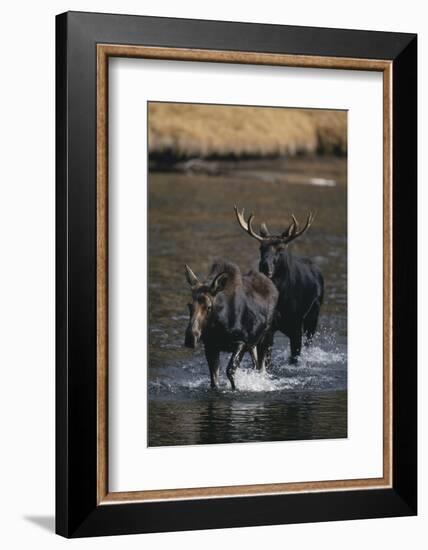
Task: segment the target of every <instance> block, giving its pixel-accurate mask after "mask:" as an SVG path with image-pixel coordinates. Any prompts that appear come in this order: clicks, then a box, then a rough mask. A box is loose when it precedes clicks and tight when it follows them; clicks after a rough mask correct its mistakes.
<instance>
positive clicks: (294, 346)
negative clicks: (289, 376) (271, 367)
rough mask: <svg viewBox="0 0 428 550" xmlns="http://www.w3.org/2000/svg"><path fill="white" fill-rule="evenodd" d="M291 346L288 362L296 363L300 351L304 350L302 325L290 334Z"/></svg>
mask: <svg viewBox="0 0 428 550" xmlns="http://www.w3.org/2000/svg"><path fill="white" fill-rule="evenodd" d="M290 348H291V355H290V359H289V360H288V362H289V363H290V365H295V364H296V363H297V359H298V357H299V355H300V352H301V350H302V327H301V325H299V328H298V329H296V330H295V331H294V332H293V334H292V335H291V336H290Z"/></svg>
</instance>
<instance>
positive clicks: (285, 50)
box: [56, 12, 417, 537]
mask: <svg viewBox="0 0 428 550" xmlns="http://www.w3.org/2000/svg"><path fill="white" fill-rule="evenodd" d="M56 37H57V38H56V52H57V57H56V75H57V76H56V92H57V103H56V120H57V124H56V128H57V141H56V159H57V160H56V161H57V164H56V166H57V171H56V181H57V205H56V208H57V227H56V238H57V276H56V284H57V367H56V369H57V370H56V395H57V400H56V463H57V469H56V487H57V492H56V522H57V523H56V525H57V533H58V534H60V535H63V536H65V537H84V536H96V535H114V534H126V533H148V532H160V531H177V530H191V529H209V528H221V527H239V526H253V525H273V524H285V523H297V522H299V523H301V522H314V521H334V520H344V519H360V518H374V517H393V516H406V515H414V514H416V511H417V464H416V458H417V447H416V444H417V443H416V433H417V418H416V411H417V408H416V407H417V403H416V396H417V391H416V390H417V386H416V382H417V380H416V367H417V365H416V305H417V301H416V198H417V197H416V177H417V174H416V151H417V147H416V139H417V133H416V126H417V122H416V120H417V119H416V117H417V112H416V89H417V80H416V79H417V74H416V73H417V71H416V67H417V57H416V56H417V38H416V35H413V34H401V33H383V32H373V31H354V30H340V29H324V28H307V27H288V26H277V25H258V24H243V23H230V22H218V21H196V20H184V19H168V18H155V17H140V16H123V15H109V14H95V13H78V12H68V13H65V14H61V15H58V16H57V20H56Z"/></svg>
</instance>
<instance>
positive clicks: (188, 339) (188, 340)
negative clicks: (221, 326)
mask: <svg viewBox="0 0 428 550" xmlns="http://www.w3.org/2000/svg"><path fill="white" fill-rule="evenodd" d="M200 337H201V333H200V332H199V331H198V330H192V328H191V327H190V326H189V327H187V330H186V334H185V336H184V345H185V346H186V348H191V349H195V348H196V346H197V345H198V342H199V339H200Z"/></svg>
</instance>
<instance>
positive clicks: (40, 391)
mask: <svg viewBox="0 0 428 550" xmlns="http://www.w3.org/2000/svg"><path fill="white" fill-rule="evenodd" d="M423 7H424V5H423V2H420V1H416V0H408V1H407V2H406V3H405V4H403V3H402V2H392V1H391V0H389V1H387V0H379V1H378V2H373V1H359V2H352V3H349V2H343V1H342V0H335V1H327V0H326V1H324V2H322V3H321V2H319V1H317V0H311V1H308V0H307V1H305V2H287V3H281V2H277V1H275V0H264V1H263V2H261V3H257V4H255V3H249V2H234V3H233V2H230V0H216V2H198V1H196V0H195V1H185V0H183V1H181V2H176V1H173V0H171V1H163V0H157V1H151V0H146V1H145V2H144V3H142V2H137V1H127V0H122V1H121V2H118V1H109V0H102V1H91V2H77V1H75V0H68V1H67V2H65V1H62V0H58V1H56V2H43V1H42V0H41V1H39V2H31V3H30V2H18V1H17V2H14V3H12V2H9V3H7V4H5V5H3V6H2V15H1V19H0V37H1V42H2V43H1V45H2V54H3V55H2V62H1V68H2V79H1V87H0V94H1V101H0V121H1V122H0V136H1V148H0V150H1V152H2V156H1V162H0V182H1V184H0V185H1V198H0V229H1V231H0V235H1V236H0V247H1V255H0V258H1V262H2V264H1V265H2V269H1V271H0V279H1V282H0V323H1V326H0V329H1V330H0V334H1V346H0V365H1V369H2V383H1V385H0V422H1V432H0V433H1V443H0V445H1V454H0V463H1V468H0V489H1V498H0V508H1V510H0V524H1V529H0V544H1V545H2V547H4V548H7V549H15V548H16V549H18V548H28V547H31V548H39V547H40V548H44V549H45V548H46V549H50V548H57V547H64V546H65V545H68V546H69V545H72V546H73V547H74V548H77V547H78V548H92V547H94V548H103V549H105V548H117V547H118V546H120V548H124V549H126V548H141V547H142V546H143V545H145V546H146V547H150V548H151V549H157V548H171V547H173V548H185V549H186V550H193V549H195V550H196V549H199V548H201V546H203V547H204V548H205V549H211V548H212V549H214V548H215V549H218V547H219V546H220V547H226V548H227V547H232V545H240V546H241V547H244V546H245V547H246V548H251V549H253V548H254V549H259V548H260V547H261V546H263V547H267V546H272V547H285V546H287V547H289V548H310V547H311V546H314V547H315V545H316V547H317V548H329V550H335V549H337V550H339V549H340V550H342V549H343V548H344V547H346V548H347V550H353V549H358V550H360V549H361V548H362V547H364V546H367V547H369V548H373V547H379V546H380V545H382V546H383V547H385V548H388V549H391V550H392V549H397V550H398V549H400V550H401V549H402V548H406V547H409V548H412V549H422V548H425V547H426V531H427V527H428V520H427V509H426V504H427V498H426V497H427V490H428V487H427V481H426V480H427V477H426V473H425V472H426V470H424V469H422V468H421V471H420V488H421V492H420V515H419V517H417V518H400V519H390V520H370V521H354V522H340V523H323V524H310V525H309V524H303V525H291V526H277V527H258V528H246V529H234V530H218V531H210V532H194V533H172V534H163V535H145V536H132V537H131V536H128V537H119V538H118V537H112V538H104V539H90V540H77V541H72V542H67V541H66V540H64V539H60V538H59V537H56V536H54V535H53V534H52V529H53V519H52V517H53V512H54V160H53V159H54V15H55V14H56V13H59V12H61V11H65V10H67V9H75V10H92V11H110V12H118V13H119V12H122V13H135V14H138V13H140V14H147V15H164V16H176V17H199V18H203V17H205V18H209V19H228V20H237V21H239V20H245V21H253V22H264V23H282V24H290V25H313V26H325V27H344V28H361V29H367V28H370V29H376V30H388V31H403V32H419V33H421V35H420V41H419V60H420V61H419V70H420V72H419V84H420V86H421V88H420V90H422V86H423V85H424V84H426V65H427V64H426V59H427V57H426V56H427V53H428V52H427V43H426V36H427V30H428V19H427V17H426V14H425V13H424V11H423ZM424 89H425V87H424ZM425 95H426V94H425ZM419 97H421V98H422V91H420V96H419ZM419 120H420V126H419V128H420V141H419V152H420V155H419V158H420V171H419V181H420V182H421V185H420V199H419V200H420V203H419V211H420V213H421V214H422V210H424V212H426V211H427V207H428V204H427V194H426V192H425V190H424V189H423V186H422V182H423V181H424V180H425V179H426V169H425V167H426V163H425V162H424V158H423V155H422V153H423V151H424V150H425V151H426V143H425V139H424V138H425V136H426V123H427V118H426V107H425V105H424V104H423V103H422V101H421V103H420V108H419ZM419 219H420V228H421V230H422V229H426V223H425V222H424V221H423V219H422V215H420V218H419ZM423 226H424V227H423ZM411 237H412V236H409V238H411ZM424 247H425V248H426V242H425V239H422V238H421V239H420V241H419V249H420V252H421V253H422V249H423V248H424ZM423 260H425V258H423ZM423 263H424V262H423V261H421V262H420V281H423V280H424V279H425V280H426V278H427V273H426V269H425V266H424V265H423ZM419 305H420V312H421V313H420V317H421V323H420V327H419V334H420V352H421V354H422V352H423V356H422V355H421V358H420V365H421V368H420V377H419V395H420V400H419V403H420V414H421V416H420V419H421V421H420V423H419V433H420V444H419V452H420V464H423V462H424V461H425V462H426V452H425V451H426V437H424V438H422V435H423V431H425V434H426V419H427V406H426V402H424V401H423V400H422V396H423V395H426V392H427V390H428V388H427V383H426V382H427V376H426V374H425V372H424V370H423V364H424V362H425V363H426V344H425V343H424V342H423V338H422V335H423V332H426V326H425V324H424V325H423V324H422V312H423V310H424V308H425V310H426V309H427V308H428V303H427V301H426V293H425V292H422V291H421V292H420V295H419ZM423 320H424V321H425V319H423ZM424 329H425V330H424ZM424 359H425V361H424Z"/></svg>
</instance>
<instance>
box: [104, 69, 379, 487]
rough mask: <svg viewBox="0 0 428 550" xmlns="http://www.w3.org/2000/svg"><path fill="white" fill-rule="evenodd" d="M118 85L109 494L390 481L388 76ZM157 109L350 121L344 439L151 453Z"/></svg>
mask: <svg viewBox="0 0 428 550" xmlns="http://www.w3.org/2000/svg"><path fill="white" fill-rule="evenodd" d="M109 83H110V96H109V97H110V112H109V125H110V127H109V136H110V141H109V144H110V148H109V170H110V179H109V193H110V199H111V200H110V201H109V209H110V210H109V235H110V243H109V262H110V265H109V274H110V277H109V283H110V287H109V288H110V301H109V303H110V310H109V319H110V328H109V357H110V361H109V395H110V399H109V428H110V430H109V448H110V457H109V479H110V483H109V487H110V490H111V491H135V490H147V489H171V488H186V487H211V486H220V487H221V486H224V485H249V484H252V483H285V482H296V481H324V480H332V479H358V478H360V479H364V478H374V477H382V461H383V458H382V445H383V434H382V395H383V388H382V320H383V314H382V304H383V293H382V263H383V262H382V260H383V257H382V235H383V223H382V221H383V209H382V191H383V177H382V176H383V162H382V159H383V155H382V145H383V117H382V111H383V110H382V99H383V81H382V74H381V73H378V72H363V71H338V70H325V69H324V70H315V69H301V68H284V67H240V66H236V65H228V64H213V63H210V64H207V63H205V64H204V63H198V64H197V66H196V64H195V63H190V62H188V63H183V62H182V61H178V62H177V61H175V62H174V61H167V62H166V61H154V60H141V59H114V60H112V61H111V62H110V70H109ZM147 99H156V100H157V101H188V102H201V103H217V104H224V103H230V104H237V103H243V102H244V103H246V104H247V105H277V106H278V105H279V106H285V105H286V106H289V107H314V108H329V109H346V110H348V151H349V154H348V197H349V205H350V207H349V210H348V250H349V255H348V311H349V313H348V333H349V345H348V382H349V385H348V388H349V393H348V396H349V400H348V437H347V438H346V439H338V440H319V441H305V442H299V441H286V442H276V443H252V444H237V445H230V444H229V445H199V446H197V447H193V446H177V447H173V448H171V447H157V448H147V446H146V436H147V433H146V426H147V393H146V388H147V349H146V345H145V344H146V334H147V327H146V318H145V315H142V314H141V312H145V311H146V309H147V293H146V288H147V266H146V256H147V250H146V247H145V246H144V243H145V242H146V226H147V218H146V196H147V187H146V173H147V163H146V160H147V159H146V156H145V155H142V154H141V152H142V151H146V150H147V143H146V132H145V131H144V129H145V128H146V127H147V121H146V113H147V104H146V100H147ZM362 212H364V217H365V219H366V220H370V223H361V213H362ZM367 243H370V246H367ZM361 266H364V269H361ZM183 281H184V279H183ZM183 284H184V282H183ZM361 288H364V289H365V290H364V292H365V299H364V300H361ZM368 304H370V315H369V316H368V315H367V305H368ZM362 343H364V345H362ZM367 350H370V360H369V361H368V360H367ZM207 384H208V375H207ZM136 433H138V434H140V435H139V437H135V434H136ZM249 452H251V457H252V460H251V461H248V460H246V456H247V455H248V453H249ZM314 456H316V457H317V459H316V460H313V457H314ZM170 464H180V468H171V467H170ZM219 464H239V467H235V468H224V467H223V468H218V465H219ZM254 464H260V465H266V464H269V468H266V467H260V468H255V467H254ZM142 465H144V467H143V466H142Z"/></svg>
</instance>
